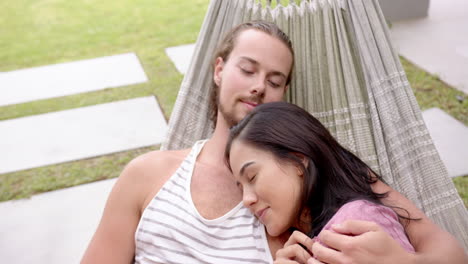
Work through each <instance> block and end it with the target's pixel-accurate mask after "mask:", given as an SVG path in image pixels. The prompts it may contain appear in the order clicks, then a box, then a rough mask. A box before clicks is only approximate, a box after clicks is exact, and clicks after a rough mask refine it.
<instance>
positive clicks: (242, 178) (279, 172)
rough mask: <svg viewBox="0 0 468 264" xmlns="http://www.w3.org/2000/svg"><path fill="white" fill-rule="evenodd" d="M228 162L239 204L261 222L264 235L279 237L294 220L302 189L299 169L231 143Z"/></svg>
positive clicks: (249, 148)
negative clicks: (240, 199) (240, 194)
mask: <svg viewBox="0 0 468 264" xmlns="http://www.w3.org/2000/svg"><path fill="white" fill-rule="evenodd" d="M229 163H230V165H231V169H232V172H233V175H234V178H235V179H236V181H237V183H238V186H239V187H241V188H242V190H243V202H244V205H245V206H246V207H248V208H249V209H250V211H252V213H254V214H255V215H256V216H257V218H258V219H259V220H260V222H262V223H263V224H264V225H265V227H266V229H267V232H268V234H270V235H271V236H278V235H281V234H282V233H283V232H285V231H286V230H288V228H290V227H291V226H294V225H295V224H296V221H297V214H298V208H299V201H300V194H301V190H302V177H303V176H302V173H301V170H300V169H299V168H298V167H297V166H295V165H292V164H290V163H289V162H284V163H283V162H282V163H279V162H278V161H277V160H276V159H275V158H274V156H273V154H271V153H270V152H267V151H264V150H260V149H257V148H255V147H253V146H252V145H249V144H246V143H244V142H243V141H242V140H234V142H233V143H232V146H231V152H230V158H229Z"/></svg>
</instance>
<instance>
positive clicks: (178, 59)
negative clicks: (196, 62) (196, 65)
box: [166, 44, 195, 74]
mask: <svg viewBox="0 0 468 264" xmlns="http://www.w3.org/2000/svg"><path fill="white" fill-rule="evenodd" d="M194 50H195V44H188V45H181V46H175V47H170V48H166V54H167V56H168V57H169V58H170V59H171V61H172V62H173V63H174V65H175V67H176V68H177V70H178V71H179V72H180V73H182V74H186V73H187V70H188V68H189V66H190V62H191V61H192V55H193V51H194Z"/></svg>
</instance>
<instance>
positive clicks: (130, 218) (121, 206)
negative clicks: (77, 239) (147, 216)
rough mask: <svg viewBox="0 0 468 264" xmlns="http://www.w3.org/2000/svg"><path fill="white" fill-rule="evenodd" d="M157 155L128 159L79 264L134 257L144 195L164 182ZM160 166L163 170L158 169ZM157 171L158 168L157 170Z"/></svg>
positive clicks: (124, 260) (128, 261)
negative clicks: (128, 161) (129, 160)
mask: <svg viewBox="0 0 468 264" xmlns="http://www.w3.org/2000/svg"><path fill="white" fill-rule="evenodd" d="M160 157H161V154H160V152H159V153H158V152H150V153H147V154H144V155H142V156H140V157H138V158H136V159H134V160H132V161H131V162H130V163H129V164H128V165H127V166H126V167H125V169H124V170H123V171H122V173H121V175H120V176H119V179H118V180H117V182H116V183H115V185H114V187H113V189H112V191H111V193H110V195H109V198H108V200H107V202H106V206H105V209H104V212H103V215H102V218H101V221H100V223H99V226H98V228H97V230H96V232H95V234H94V236H93V238H92V240H91V242H90V244H89V245H88V248H87V250H86V252H85V254H84V256H83V259H82V260H81V263H127V264H128V263H131V262H132V261H133V259H134V254H135V239H134V237H135V231H136V228H137V226H138V222H139V221H140V216H141V211H142V208H144V204H145V203H146V202H147V198H148V196H149V195H150V194H151V193H153V192H154V189H155V188H158V185H159V188H160V187H161V186H162V185H163V184H164V182H165V178H166V177H165V175H160V176H161V177H159V175H158V177H154V176H153V175H154V174H162V172H164V171H165V169H164V165H158V164H161V163H164V159H161V158H160ZM161 166H163V167H161ZM158 168H159V169H158Z"/></svg>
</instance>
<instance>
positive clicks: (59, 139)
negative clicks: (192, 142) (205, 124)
mask: <svg viewBox="0 0 468 264" xmlns="http://www.w3.org/2000/svg"><path fill="white" fill-rule="evenodd" d="M166 131H167V122H166V120H165V118H164V115H163V114H162V112H161V110H160V108H159V106H158V103H157V102H156V100H155V98H154V97H153V96H148V97H140V98H136V99H130V100H124V101H116V102H111V103H106V104H100V105H94V106H88V107H82V108H76V109H71V110H65V111H59V112H53V113H47V114H41V115H35V116H28V117H23V118H17V119H10V120H5V121H0V149H1V151H0V174H1V173H8V172H13V171H19V170H24V169H30V168H35V167H40V166H45V165H50V164H57V163H61V162H67V161H73V160H79V159H84V158H90V157H95V156H100V155H105V154H110V153H114V152H119V151H125V150H130V149H135V148H140V147H146V146H152V145H157V144H160V143H161V142H162V141H163V140H164V137H165V134H166Z"/></svg>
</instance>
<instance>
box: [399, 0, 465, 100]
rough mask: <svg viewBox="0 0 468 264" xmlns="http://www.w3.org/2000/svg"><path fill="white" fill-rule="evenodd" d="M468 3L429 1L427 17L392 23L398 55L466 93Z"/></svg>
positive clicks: (459, 0) (459, 1)
mask: <svg viewBox="0 0 468 264" xmlns="http://www.w3.org/2000/svg"><path fill="white" fill-rule="evenodd" d="M467 10H468V1H466V0H451V1H446V0H431V1H430V4H429V13H428V16H427V17H426V18H423V19H414V20H407V21H398V22H394V23H392V27H391V29H390V31H391V38H392V42H393V44H394V46H395V48H396V49H397V50H398V52H399V53H400V54H401V55H403V56H404V57H405V58H407V59H408V60H409V61H411V62H413V63H415V64H416V65H418V66H419V67H421V68H423V69H424V70H426V71H428V72H430V73H432V74H435V75H438V76H439V77H440V78H441V79H442V80H443V81H445V82H446V83H448V84H449V85H451V86H453V87H454V88H456V89H458V90H461V91H463V92H465V93H466V94H468V15H467Z"/></svg>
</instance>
